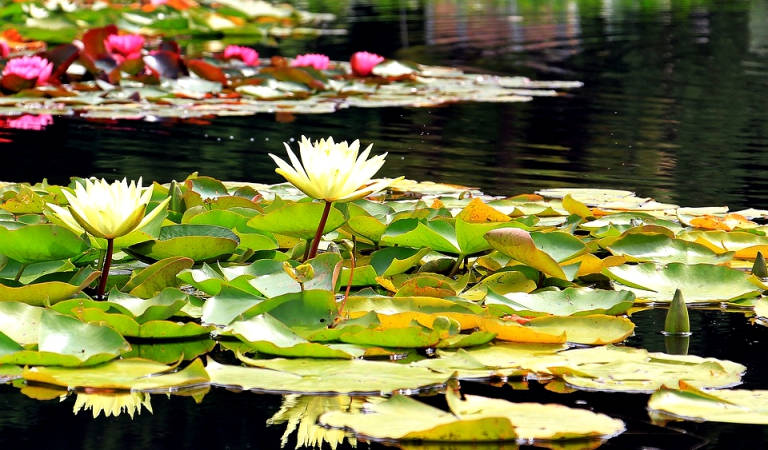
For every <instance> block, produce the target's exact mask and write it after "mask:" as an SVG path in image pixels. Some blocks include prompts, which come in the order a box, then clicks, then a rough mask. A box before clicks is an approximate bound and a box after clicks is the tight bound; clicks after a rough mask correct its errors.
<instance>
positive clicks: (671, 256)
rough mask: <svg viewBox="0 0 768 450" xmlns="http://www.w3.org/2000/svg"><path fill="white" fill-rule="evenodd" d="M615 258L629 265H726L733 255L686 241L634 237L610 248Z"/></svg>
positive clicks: (664, 237)
mask: <svg viewBox="0 0 768 450" xmlns="http://www.w3.org/2000/svg"><path fill="white" fill-rule="evenodd" d="M607 249H608V250H610V251H611V253H613V254H614V255H618V256H625V257H626V258H627V259H628V260H629V261H652V262H656V263H660V264H666V263H671V262H678V263H686V264H696V263H707V264H724V263H726V262H728V261H730V259H731V258H732V257H733V253H732V252H722V253H719V254H718V253H715V252H714V251H712V250H710V249H709V248H708V247H705V246H704V245H701V244H697V243H694V242H689V241H684V240H682V239H671V238H669V237H668V236H665V235H663V234H651V233H631V234H627V235H625V236H623V237H622V238H620V239H618V240H616V241H614V242H612V243H610V244H608V245H607Z"/></svg>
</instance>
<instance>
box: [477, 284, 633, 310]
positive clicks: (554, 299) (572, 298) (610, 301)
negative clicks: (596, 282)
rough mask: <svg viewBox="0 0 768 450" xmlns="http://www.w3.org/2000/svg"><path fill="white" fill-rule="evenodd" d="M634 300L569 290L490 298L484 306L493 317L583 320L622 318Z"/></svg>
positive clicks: (603, 292) (625, 294) (621, 293)
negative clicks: (600, 316) (599, 316)
mask: <svg viewBox="0 0 768 450" xmlns="http://www.w3.org/2000/svg"><path fill="white" fill-rule="evenodd" d="M634 300H635V295H634V294H633V293H632V292H629V291H608V290H600V289H589V288H566V289H564V290H562V291H541V292H536V293H533V294H526V293H524V292H510V293H508V294H506V295H503V296H502V295H498V294H489V295H488V297H487V298H486V300H485V304H486V305H487V306H488V307H489V309H490V310H491V311H493V312H494V314H499V313H504V314H520V313H522V315H525V316H530V315H537V316H538V315H545V314H554V315H556V316H583V315H589V314H611V315H617V314H623V313H625V312H626V311H627V310H628V309H629V308H630V307H632V304H633V303H634Z"/></svg>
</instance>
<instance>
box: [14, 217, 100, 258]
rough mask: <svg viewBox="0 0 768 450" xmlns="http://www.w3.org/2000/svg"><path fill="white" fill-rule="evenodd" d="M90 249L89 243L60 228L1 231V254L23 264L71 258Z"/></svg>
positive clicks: (36, 227) (47, 226)
mask: <svg viewBox="0 0 768 450" xmlns="http://www.w3.org/2000/svg"><path fill="white" fill-rule="evenodd" d="M89 247H90V245H88V242H86V241H84V240H83V239H81V238H80V237H79V236H78V235H76V234H75V233H73V232H71V231H69V230H68V229H67V228H64V227H61V226H58V225H53V224H39V225H27V226H25V227H21V228H19V229H16V230H8V229H6V228H3V227H0V254H3V255H5V256H7V257H9V258H11V259H14V260H16V261H18V262H20V263H22V264H31V263H36V262H41V261H52V260H58V259H65V258H70V257H73V256H77V255H79V254H81V253H83V252H85V251H86V250H88V248H89Z"/></svg>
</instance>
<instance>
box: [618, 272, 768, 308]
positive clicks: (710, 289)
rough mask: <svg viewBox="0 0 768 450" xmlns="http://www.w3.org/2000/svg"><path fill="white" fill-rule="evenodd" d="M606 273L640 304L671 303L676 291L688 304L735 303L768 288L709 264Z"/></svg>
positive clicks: (737, 273) (753, 278)
mask: <svg viewBox="0 0 768 450" xmlns="http://www.w3.org/2000/svg"><path fill="white" fill-rule="evenodd" d="M603 273H604V274H605V275H607V276H608V277H610V278H611V279H613V280H616V281H618V282H619V283H621V284H622V285H624V286H626V287H625V289H627V290H629V291H632V292H633V293H634V294H635V295H636V296H637V298H638V300H640V301H643V300H644V301H654V302H671V301H672V298H673V296H674V294H675V290H676V289H680V291H681V292H682V294H683V297H684V298H685V301H686V303H704V302H723V301H733V300H737V299H740V298H750V297H755V296H758V295H760V293H761V292H762V291H763V290H765V289H766V288H768V287H767V286H765V285H763V284H762V283H761V282H760V281H759V280H758V279H757V278H755V277H753V276H750V275H747V274H745V273H744V272H741V271H739V270H736V269H730V268H728V267H723V266H713V265H709V264H691V265H686V264H680V263H672V264H668V265H666V266H657V265H655V264H653V263H645V264H638V265H622V266H616V267H609V268H606V269H605V270H604V271H603Z"/></svg>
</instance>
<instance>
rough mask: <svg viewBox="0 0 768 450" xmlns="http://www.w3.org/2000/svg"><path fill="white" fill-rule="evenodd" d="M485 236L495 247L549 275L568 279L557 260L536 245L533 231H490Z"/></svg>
mask: <svg viewBox="0 0 768 450" xmlns="http://www.w3.org/2000/svg"><path fill="white" fill-rule="evenodd" d="M485 238H486V239H487V240H488V242H489V243H490V244H491V246H492V247H493V248H495V249H496V250H498V251H500V252H502V253H504V254H505V255H508V256H510V257H512V258H513V259H515V260H517V261H520V262H521V263H523V264H526V265H528V266H531V267H533V268H534V269H536V270H539V271H541V272H543V273H545V274H547V275H549V276H552V277H555V278H561V279H564V280H565V279H567V278H568V277H567V276H566V274H565V272H563V269H562V268H561V267H560V265H559V264H558V263H557V261H556V260H555V259H554V258H553V257H552V256H550V255H549V254H547V253H546V252H544V251H543V250H541V249H539V248H537V247H536V242H535V241H534V240H533V238H532V236H531V233H529V232H527V231H525V230H521V229H518V228H503V229H499V230H492V231H489V232H488V233H487V234H486V235H485Z"/></svg>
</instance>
